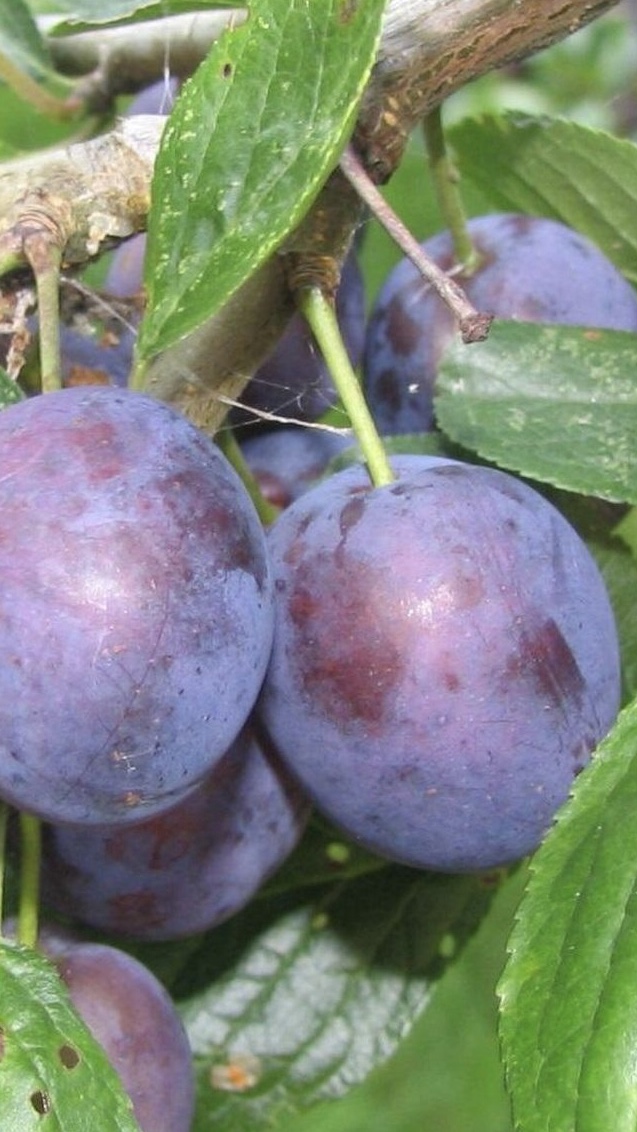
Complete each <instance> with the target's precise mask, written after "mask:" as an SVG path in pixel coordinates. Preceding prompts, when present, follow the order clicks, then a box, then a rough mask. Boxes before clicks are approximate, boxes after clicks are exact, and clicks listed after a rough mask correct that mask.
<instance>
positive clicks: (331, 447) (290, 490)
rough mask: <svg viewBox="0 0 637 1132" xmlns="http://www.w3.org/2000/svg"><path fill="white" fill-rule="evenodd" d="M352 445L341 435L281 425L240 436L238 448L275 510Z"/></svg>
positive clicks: (292, 497) (347, 437)
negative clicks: (254, 433)
mask: <svg viewBox="0 0 637 1132" xmlns="http://www.w3.org/2000/svg"><path fill="white" fill-rule="evenodd" d="M354 443H355V441H354V440H353V439H352V437H349V436H347V435H344V434H342V433H338V432H327V431H324V430H323V429H317V428H308V427H307V426H305V427H304V426H302V425H282V426H280V427H278V428H270V429H267V430H266V431H265V432H261V431H260V432H258V433H256V435H246V436H243V437H242V439H241V442H240V447H241V452H242V453H243V456H244V458H245V460H246V463H247V464H248V467H249V468H250V471H251V472H252V474H253V476H254V478H255V479H256V481H257V484H258V485H259V489H260V491H261V493H262V495H263V496H264V497H265V498H266V499H267V500H269V502H270V503H272V504H274V506H275V507H287V506H288V504H289V503H291V502H292V500H293V499H296V498H297V497H298V496H299V495H301V494H302V493H303V492H304V491H306V490H307V488H308V487H310V486H311V484H312V483H313V482H314V481H315V480H317V479H318V478H319V476H321V475H322V473H323V472H324V471H325V469H326V467H327V465H328V464H329V462H330V460H333V459H334V458H335V457H336V456H338V455H339V454H340V453H341V452H343V451H344V449H345V448H349V447H351V446H352V445H353V444H354Z"/></svg>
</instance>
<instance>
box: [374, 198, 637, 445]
mask: <svg viewBox="0 0 637 1132" xmlns="http://www.w3.org/2000/svg"><path fill="white" fill-rule="evenodd" d="M468 231H469V234H470V236H471V239H472V241H473V243H474V244H475V247H476V250H477V252H478V254H479V255H480V256H481V257H482V262H481V263H480V265H479V266H478V268H477V270H475V271H474V272H472V273H469V274H467V273H466V272H456V273H455V274H454V278H455V280H456V282H458V283H459V284H460V286H461V287H462V288H463V289H464V290H465V292H466V294H467V296H468V298H469V299H470V300H471V302H472V303H473V305H474V306H475V307H476V308H477V309H478V310H481V311H485V312H489V313H491V314H494V315H495V316H496V317H497V318H511V319H518V320H520V321H523V322H546V323H557V324H561V325H572V326H593V327H599V328H600V329H601V328H603V329H608V330H626V331H633V332H634V331H637V296H636V295H635V292H634V290H633V288H632V287H631V286H630V284H629V283H628V282H627V280H626V279H624V278H623V276H622V275H621V274H620V272H619V271H618V270H617V268H616V267H615V266H614V264H612V263H611V262H610V260H608V259H607V258H606V256H604V255H603V254H602V252H600V250H599V249H598V248H597V247H596V246H595V245H594V244H592V243H591V242H590V241H589V240H587V239H586V238H585V237H584V236H582V235H580V233H578V232H575V231H573V229H571V228H569V227H567V226H566V225H565V224H561V223H558V222H557V221H555V220H549V219H547V218H545V217H538V216H524V215H519V214H516V213H500V214H489V215H487V216H476V217H473V218H472V219H471V220H469V222H468ZM422 246H423V248H424V250H425V251H426V252H427V253H428V254H429V255H430V256H431V258H432V259H434V260H435V261H436V263H437V264H438V265H439V266H440V267H442V268H443V269H444V270H445V271H450V270H451V269H452V267H453V266H454V253H453V243H452V238H451V234H450V233H449V232H440V233H438V235H436V236H433V237H432V238H431V239H429V240H426V241H425V242H424V243H423V245H422ZM455 332H456V328H455V323H454V319H453V316H452V314H451V312H450V311H449V310H448V308H447V307H446V306H445V305H444V303H443V302H442V300H441V299H439V298H438V297H437V295H436V294H435V293H434V292H433V290H432V288H431V287H428V286H427V284H426V283H425V282H424V280H423V279H422V276H421V275H420V273H419V272H418V270H417V269H416V268H415V267H414V265H413V264H412V263H411V261H410V260H408V259H403V260H401V261H400V263H399V264H397V266H396V267H395V268H394V269H393V270H392V271H391V272H390V274H389V275H388V277H387V279H386V280H385V283H384V284H383V286H382V288H381V290H380V292H379V294H378V296H377V298H376V301H375V303H374V306H373V309H372V311H371V314H370V318H369V322H368V325H367V330H366V335H365V347H364V356H363V375H364V387H365V392H366V396H367V399H368V402H369V406H370V409H371V411H372V413H373V415H374V418H375V420H376V423H377V425H378V427H379V429H380V430H381V432H383V433H384V434H386V435H390V434H395V433H409V432H425V431H428V430H430V429H432V428H433V427H434V425H435V420H434V405H433V395H434V387H435V381H436V376H437V372H438V367H439V365H440V360H441V357H442V354H443V352H444V350H445V349H446V348H447V347H448V346H449V344H450V342H451V341H452V339H453V336H454V333H455Z"/></svg>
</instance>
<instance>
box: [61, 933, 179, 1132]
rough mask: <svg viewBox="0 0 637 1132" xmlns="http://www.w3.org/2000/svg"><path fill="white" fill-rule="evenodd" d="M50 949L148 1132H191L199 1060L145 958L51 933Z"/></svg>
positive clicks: (76, 1005)
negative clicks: (195, 1060) (195, 1062)
mask: <svg viewBox="0 0 637 1132" xmlns="http://www.w3.org/2000/svg"><path fill="white" fill-rule="evenodd" d="M42 950H43V951H44V952H45V953H47V954H48V955H49V958H50V959H51V960H52V962H53V963H54V964H55V966H56V967H57V969H58V972H59V974H60V977H61V978H62V980H63V982H64V983H65V984H66V986H67V987H68V991H69V995H70V998H71V1001H72V1003H73V1005H74V1007H75V1009H76V1010H77V1012H78V1014H79V1015H80V1017H81V1018H82V1019H83V1021H84V1023H85V1024H86V1026H87V1027H88V1029H89V1030H90V1031H91V1033H92V1035H93V1037H94V1038H95V1040H96V1041H97V1042H98V1043H99V1044H100V1045H101V1047H102V1049H103V1050H104V1052H105V1053H106V1056H107V1057H108V1059H109V1061H110V1063H111V1065H112V1066H113V1068H114V1069H115V1071H116V1072H117V1074H118V1075H119V1078H120V1080H121V1082H122V1085H123V1087H124V1089H125V1091H126V1092H127V1093H128V1095H129V1097H130V1098H131V1101H132V1103H133V1110H134V1113H135V1118H136V1120H137V1122H138V1124H139V1126H140V1128H141V1129H142V1132H189V1129H190V1126H191V1122H192V1117H193V1112H194V1104H195V1091H194V1078H193V1071H192V1054H191V1050H190V1046H189V1043H188V1038H187V1036H186V1032H185V1030H184V1027H183V1024H182V1022H181V1019H180V1017H179V1015H178V1014H177V1011H176V1009H175V1006H174V1004H173V1002H172V999H171V998H170V996H169V994H168V993H167V991H166V990H165V989H164V987H163V986H162V985H161V983H160V982H159V981H158V980H157V979H156V978H155V976H154V975H153V974H152V973H151V972H150V971H149V969H148V968H147V967H145V966H144V965H143V964H142V963H140V962H139V961H138V960H137V959H134V958H133V957H132V956H131V955H127V954H125V953H124V952H123V951H119V950H118V949H117V948H115V947H110V946H107V945H106V944H97V943H83V942H79V941H78V942H70V941H69V940H68V939H65V938H60V939H58V938H57V937H56V935H55V932H51V931H48V932H45V933H44V935H43V939H42Z"/></svg>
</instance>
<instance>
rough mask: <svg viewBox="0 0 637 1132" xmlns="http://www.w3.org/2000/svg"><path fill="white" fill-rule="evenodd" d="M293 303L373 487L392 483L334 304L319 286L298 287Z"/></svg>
mask: <svg viewBox="0 0 637 1132" xmlns="http://www.w3.org/2000/svg"><path fill="white" fill-rule="evenodd" d="M296 301H297V305H298V307H299V310H300V311H301V313H302V314H303V316H304V318H305V319H306V321H307V323H308V325H309V327H310V330H311V331H312V334H313V335H314V337H315V338H316V341H317V343H318V346H319V349H320V351H321V353H322V355H323V358H324V360H325V363H326V365H327V368H328V370H329V372H330V375H331V378H332V381H333V382H334V385H335V386H336V390H337V392H338V395H339V397H340V398H341V401H342V402H343V405H344V407H345V411H346V413H347V414H348V416H349V418H350V420H351V422H352V428H353V430H354V433H355V435H356V439H357V441H358V443H359V445H360V448H361V452H362V453H363V459H364V460H365V463H366V464H367V468H368V470H369V475H370V478H371V480H372V483H373V484H374V486H375V487H382V486H383V485H385V484H388V483H393V481H394V479H395V476H394V473H393V472H392V469H391V466H390V463H389V460H388V459H387V453H386V451H385V446H384V444H383V441H382V439H381V437H380V434H379V432H378V430H377V428H376V425H375V424H374V419H373V417H372V414H371V413H370V411H369V407H368V405H367V401H366V400H365V397H364V396H363V391H362V389H361V387H360V383H359V380H358V378H357V376H356V373H355V372H354V368H353V366H352V363H351V361H350V359H349V354H348V353H347V350H346V348H345V345H344V342H343V338H342V335H341V331H340V327H339V325H338V319H337V317H336V312H335V310H334V304H333V303H332V302H330V300H329V299H328V298H327V296H326V295H325V294H324V292H323V291H322V290H321V289H320V287H300V288H299V289H298V291H297V292H296Z"/></svg>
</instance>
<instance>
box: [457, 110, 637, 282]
mask: <svg viewBox="0 0 637 1132" xmlns="http://www.w3.org/2000/svg"><path fill="white" fill-rule="evenodd" d="M449 138H450V141H451V142H452V144H453V146H454V149H455V151H456V155H457V163H458V167H459V169H460V171H461V173H462V175H463V177H466V178H468V179H470V180H471V181H472V182H473V183H474V184H475V185H476V187H478V188H479V189H480V190H481V192H483V193H484V196H485V198H486V200H488V201H489V202H490V204H491V206H492V208H493V209H494V210H496V209H498V210H501V211H515V212H527V213H531V214H533V215H539V216H549V217H552V218H554V219H556V220H561V221H562V222H563V223H564V224H568V225H570V226H571V227H572V228H576V229H577V230H578V231H579V232H582V233H583V234H584V235H586V236H588V237H589V238H590V239H591V240H593V242H594V243H595V244H597V245H598V247H599V248H601V250H602V251H603V252H604V253H605V254H606V255H607V256H608V257H609V259H611V260H612V261H613V262H614V263H615V264H616V265H617V267H619V269H620V271H622V272H623V273H624V274H625V275H626V276H627V277H628V278H630V279H632V280H637V146H635V145H634V143H633V142H632V141H626V140H624V139H620V138H616V137H613V136H612V135H611V134H608V133H605V132H604V131H602V130H594V129H591V128H589V127H587V126H582V125H579V124H578V123H576V122H569V121H566V120H564V119H552V118H546V117H541V118H530V117H528V115H524V114H519V113H511V114H505V115H502V116H500V117H494V118H484V119H479V120H473V119H466V120H465V121H462V122H460V123H459V124H458V125H457V126H454V127H452V128H451V130H450V131H449Z"/></svg>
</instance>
